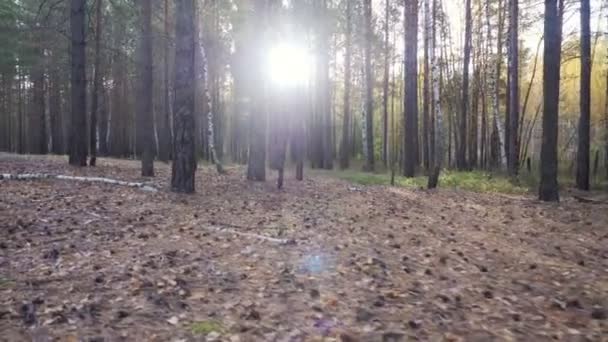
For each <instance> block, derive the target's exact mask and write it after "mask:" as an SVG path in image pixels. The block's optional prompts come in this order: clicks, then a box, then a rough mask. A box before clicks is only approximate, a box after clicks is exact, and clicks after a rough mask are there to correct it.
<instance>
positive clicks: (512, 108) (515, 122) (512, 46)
mask: <svg viewBox="0 0 608 342" xmlns="http://www.w3.org/2000/svg"><path fill="white" fill-rule="evenodd" d="M518 16H519V5H518V0H510V2H509V136H508V140H507V143H508V146H509V149H508V158H507V159H508V172H509V175H511V176H513V177H516V176H517V173H518V171H519V141H518V139H517V137H518V132H519V39H518V36H519V35H518V30H519V18H518Z"/></svg>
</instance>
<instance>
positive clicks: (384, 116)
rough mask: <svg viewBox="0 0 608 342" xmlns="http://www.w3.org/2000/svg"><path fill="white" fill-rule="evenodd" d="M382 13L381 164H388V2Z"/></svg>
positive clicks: (387, 0) (388, 0) (387, 1)
mask: <svg viewBox="0 0 608 342" xmlns="http://www.w3.org/2000/svg"><path fill="white" fill-rule="evenodd" d="M385 3H386V4H385V12H384V79H383V80H382V162H383V163H384V166H385V167H386V166H387V165H388V164H387V163H388V96H389V95H388V81H389V79H388V78H389V71H390V70H389V69H390V50H389V49H390V47H389V43H388V40H389V31H388V27H389V18H390V17H389V13H390V0H385Z"/></svg>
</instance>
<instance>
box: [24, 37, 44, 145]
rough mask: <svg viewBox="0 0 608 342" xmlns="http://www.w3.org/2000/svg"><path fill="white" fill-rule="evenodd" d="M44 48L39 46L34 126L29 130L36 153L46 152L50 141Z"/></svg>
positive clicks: (34, 81)
mask: <svg viewBox="0 0 608 342" xmlns="http://www.w3.org/2000/svg"><path fill="white" fill-rule="evenodd" d="M43 51H44V50H43V49H42V48H41V47H39V48H38V53H37V56H39V60H38V61H37V63H36V66H35V67H34V70H33V75H32V76H33V77H32V78H33V92H34V99H33V104H34V108H33V111H32V113H31V114H32V117H31V120H30V122H31V123H32V126H31V127H29V129H28V131H29V132H30V133H31V134H32V136H31V137H30V139H29V140H30V142H31V148H30V152H32V153H35V154H46V153H47V152H48V142H47V136H46V115H45V110H46V106H45V103H46V100H45V98H44V58H45V57H44V52H43Z"/></svg>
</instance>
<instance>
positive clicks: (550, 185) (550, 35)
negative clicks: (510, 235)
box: [539, 0, 561, 201]
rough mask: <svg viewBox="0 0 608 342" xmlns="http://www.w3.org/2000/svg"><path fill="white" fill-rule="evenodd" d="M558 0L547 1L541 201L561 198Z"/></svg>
mask: <svg viewBox="0 0 608 342" xmlns="http://www.w3.org/2000/svg"><path fill="white" fill-rule="evenodd" d="M557 4H558V0H545V23H544V33H545V47H544V57H543V97H544V101H543V102H544V114H543V138H542V145H541V154H540V189H539V199H540V200H541V201H559V187H558V183H557V167H558V165H557V134H558V114H559V81H560V60H561V24H560V22H559V16H558V6H557Z"/></svg>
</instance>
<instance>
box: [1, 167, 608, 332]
mask: <svg viewBox="0 0 608 342" xmlns="http://www.w3.org/2000/svg"><path fill="white" fill-rule="evenodd" d="M65 164H67V163H66V162H65V160H64V159H60V158H52V157H51V158H40V157H35V158H23V157H15V156H10V155H0V173H24V172H41V171H44V172H49V173H57V174H68V175H88V176H104V177H112V178H117V179H121V180H131V181H135V180H138V181H140V180H141V179H140V177H138V174H139V163H137V162H129V161H117V160H105V159H102V160H101V161H99V165H101V166H100V167H98V168H95V169H74V168H70V167H68V166H67V165H65ZM156 167H157V177H156V178H154V179H153V180H152V181H151V183H152V184H153V185H154V186H156V187H158V188H160V189H162V191H160V192H158V193H151V192H146V191H141V190H139V189H133V188H127V187H120V186H111V185H104V184H87V183H79V182H67V181H59V180H39V181H0V332H1V333H0V341H21V340H31V339H32V336H34V337H36V338H45V337H48V336H50V337H54V338H57V340H59V341H76V340H84V341H101V340H105V341H204V340H205V339H207V340H214V339H215V340H219V341H258V340H259V341H323V340H328V341H332V340H343V341H401V340H403V341H406V340H433V341H437V340H440V341H441V340H446V341H460V340H463V341H493V340H528V341H530V340H534V341H544V340H556V339H557V340H563V341H579V340H580V341H584V340H590V341H606V336H608V319H607V317H606V315H608V312H607V310H608V205H606V204H597V203H579V202H578V201H575V200H574V199H568V198H566V199H565V200H564V201H563V202H562V203H561V204H559V205H555V204H552V205H548V204H541V203H539V202H537V201H534V200H533V199H532V198H531V197H523V196H522V197H513V196H503V195H494V194H474V193H468V192H462V191H456V190H441V191H438V192H427V191H423V190H410V189H399V188H390V187H380V186H374V187H363V186H356V185H352V184H348V183H346V182H343V181H339V180H335V179H330V178H327V177H323V176H313V177H312V178H309V179H307V180H306V181H304V182H301V183H296V182H295V181H292V180H291V174H289V177H290V178H289V179H288V181H287V183H286V189H284V190H283V191H278V190H276V189H274V186H273V184H271V182H268V183H267V184H254V183H248V182H246V181H245V180H244V177H243V176H242V175H243V172H242V170H240V169H231V170H229V171H230V174H229V175H227V176H218V175H217V174H216V173H215V172H214V170H213V169H212V168H201V170H199V171H198V175H197V177H198V178H197V191H198V193H197V194H196V195H193V196H180V195H175V194H171V193H169V192H167V191H166V187H167V180H168V179H169V171H170V170H169V168H168V167H167V166H166V165H162V164H159V163H157V164H156ZM231 231H237V232H239V233H248V234H239V235H236V234H232V233H231ZM257 236H265V237H271V238H277V239H285V240H288V241H290V242H291V241H294V242H295V243H285V244H283V243H277V242H276V241H274V240H272V241H271V240H265V239H260V238H258V237H257ZM51 340H52V339H51ZM38 341H44V339H39V340H38Z"/></svg>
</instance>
